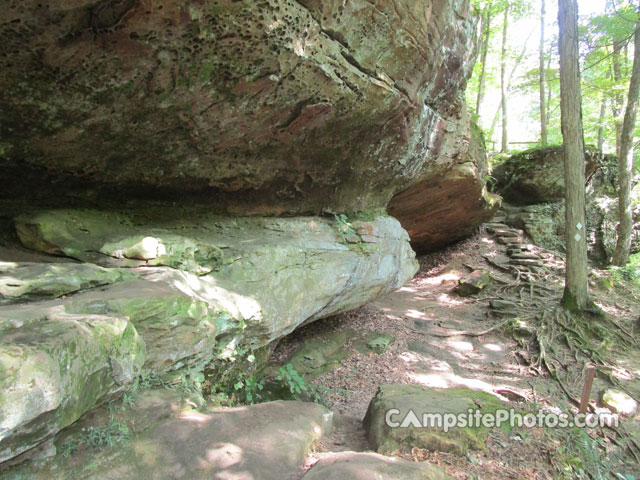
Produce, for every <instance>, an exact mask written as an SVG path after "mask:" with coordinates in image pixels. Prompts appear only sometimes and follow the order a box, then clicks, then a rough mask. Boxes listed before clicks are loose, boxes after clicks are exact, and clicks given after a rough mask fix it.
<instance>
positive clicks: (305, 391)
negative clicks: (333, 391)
mask: <svg viewBox="0 0 640 480" xmlns="http://www.w3.org/2000/svg"><path fill="white" fill-rule="evenodd" d="M276 380H277V381H278V382H280V384H281V385H282V386H284V387H285V388H286V389H288V390H289V393H290V394H291V395H292V397H293V398H295V399H296V400H304V401H312V402H315V403H319V404H321V405H325V406H328V405H327V401H326V399H325V394H326V392H327V391H328V390H329V389H327V388H326V387H323V386H322V385H317V386H316V385H310V384H308V383H307V382H306V380H305V379H304V378H303V377H302V376H301V375H300V374H299V373H298V372H297V371H296V369H295V368H293V366H292V365H291V364H290V363H287V364H285V365H283V366H282V367H280V370H278V375H276Z"/></svg>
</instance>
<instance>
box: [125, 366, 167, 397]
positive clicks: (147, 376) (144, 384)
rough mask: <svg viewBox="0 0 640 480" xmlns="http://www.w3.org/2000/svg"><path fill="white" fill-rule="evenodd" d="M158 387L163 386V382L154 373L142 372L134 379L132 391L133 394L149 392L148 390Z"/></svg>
mask: <svg viewBox="0 0 640 480" xmlns="http://www.w3.org/2000/svg"><path fill="white" fill-rule="evenodd" d="M159 385H164V382H163V381H162V378H160V376H159V375H158V374H157V373H156V372H154V371H151V372H145V371H142V372H141V373H140V376H139V377H138V378H136V381H135V383H134V384H133V388H132V391H133V392H134V393H135V392H138V391H141V390H149V389H150V388H152V387H157V386H159Z"/></svg>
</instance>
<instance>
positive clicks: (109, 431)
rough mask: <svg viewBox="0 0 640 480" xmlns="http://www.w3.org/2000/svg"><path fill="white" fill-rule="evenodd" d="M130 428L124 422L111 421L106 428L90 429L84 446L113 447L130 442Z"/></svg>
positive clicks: (87, 430) (87, 431)
mask: <svg viewBox="0 0 640 480" xmlns="http://www.w3.org/2000/svg"><path fill="white" fill-rule="evenodd" d="M129 436H130V431H129V427H128V426H127V425H126V424H125V423H124V422H117V421H115V420H113V419H112V420H111V422H109V424H108V425H107V426H106V427H93V426H92V427H88V428H87V429H86V437H85V439H84V444H85V445H87V446H88V447H91V448H100V447H113V446H114V445H117V444H119V443H127V442H128V441H129Z"/></svg>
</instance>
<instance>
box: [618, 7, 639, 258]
mask: <svg viewBox="0 0 640 480" xmlns="http://www.w3.org/2000/svg"><path fill="white" fill-rule="evenodd" d="M638 12H639V17H638V22H637V23H636V29H635V32H634V34H633V49H634V50H633V67H632V69H631V80H630V82H629V93H628V95H627V105H626V107H625V111H624V121H623V123H622V131H621V134H620V156H619V157H618V158H619V164H618V216H619V221H620V223H619V225H618V240H617V242H616V249H615V251H614V253H613V264H614V265H618V266H620V267H621V266H624V265H626V264H627V263H629V250H630V249H631V234H632V229H633V215H632V211H631V178H632V176H633V129H634V126H635V123H636V116H637V113H638V94H639V93H640V3H639V5H638Z"/></svg>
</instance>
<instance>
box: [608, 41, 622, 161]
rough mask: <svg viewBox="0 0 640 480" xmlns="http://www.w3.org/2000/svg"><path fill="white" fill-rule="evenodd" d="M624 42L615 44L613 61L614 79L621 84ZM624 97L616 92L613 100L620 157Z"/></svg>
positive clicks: (612, 105)
mask: <svg viewBox="0 0 640 480" xmlns="http://www.w3.org/2000/svg"><path fill="white" fill-rule="evenodd" d="M620 52H622V44H620V43H616V44H615V45H614V46H613V55H612V56H611V61H612V63H613V65H612V67H613V80H614V81H615V82H616V84H620V82H621V81H622V61H621V56H622V55H621V53H620ZM623 101H624V99H623V96H622V94H621V93H619V92H618V93H615V94H614V95H613V101H612V102H611V111H612V113H613V122H614V125H615V128H616V155H617V156H618V158H620V137H621V136H622V103H623Z"/></svg>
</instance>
